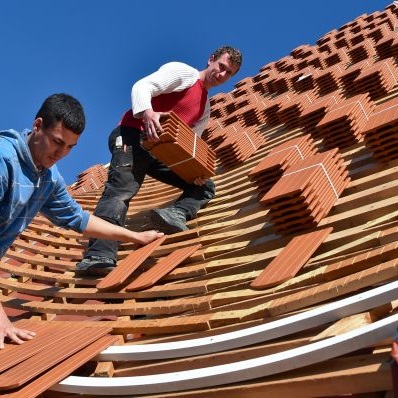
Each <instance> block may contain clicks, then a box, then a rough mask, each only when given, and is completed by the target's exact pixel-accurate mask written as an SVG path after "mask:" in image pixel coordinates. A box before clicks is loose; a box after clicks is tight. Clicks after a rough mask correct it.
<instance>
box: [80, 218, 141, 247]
mask: <svg viewBox="0 0 398 398" xmlns="http://www.w3.org/2000/svg"><path fill="white" fill-rule="evenodd" d="M83 235H84V236H88V237H90V238H99V239H107V240H117V241H120V242H136V243H142V241H141V239H140V234H139V233H138V232H135V231H130V230H128V229H127V228H122V227H119V226H118V225H114V224H111V223H110V222H107V221H105V220H103V219H101V218H99V217H96V216H94V215H90V218H89V220H88V224H87V228H86V229H85V230H84V231H83Z"/></svg>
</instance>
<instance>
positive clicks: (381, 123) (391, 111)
mask: <svg viewBox="0 0 398 398" xmlns="http://www.w3.org/2000/svg"><path fill="white" fill-rule="evenodd" d="M363 135H364V138H365V144H366V146H367V147H368V148H369V149H370V150H371V151H373V156H374V157H375V158H376V159H378V160H380V161H383V162H388V161H390V160H393V159H396V158H398V98H397V97H395V98H392V99H390V100H389V101H387V102H383V103H382V104H380V105H378V106H377V107H376V108H375V109H374V111H373V113H372V115H371V116H370V118H369V120H368V122H367V123H366V126H365V128H364V130H363Z"/></svg>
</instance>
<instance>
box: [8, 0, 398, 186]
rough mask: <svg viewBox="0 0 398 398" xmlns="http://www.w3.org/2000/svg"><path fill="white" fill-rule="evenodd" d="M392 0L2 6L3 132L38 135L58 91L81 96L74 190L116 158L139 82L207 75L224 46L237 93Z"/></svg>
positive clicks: (48, 0)
mask: <svg viewBox="0 0 398 398" xmlns="http://www.w3.org/2000/svg"><path fill="white" fill-rule="evenodd" d="M391 3H392V1H388V0H383V1H382V0H344V1H343V0H333V1H327V2H323V1H316V0H302V1H293V0H285V1H272V2H269V1H265V0H245V1H240V2H238V1H236V2H235V1H212V0H202V1H199V2H196V3H192V2H189V1H187V0H168V1H167V0H153V1H137V0H112V1H110V0H67V1H66V0H0V96H1V99H0V129H8V128H14V129H16V130H22V129H24V128H30V127H31V125H32V122H33V119H34V117H35V115H36V112H37V110H38V108H39V107H40V105H41V103H42V102H43V100H44V99H45V98H46V97H47V96H48V95H50V94H53V93H56V92H65V93H68V94H71V95H73V96H75V97H76V98H78V99H79V101H80V102H81V103H82V105H83V107H84V109H85V112H86V118H87V124H86V129H85V131H84V132H83V135H82V136H81V138H80V140H79V144H78V146H77V147H76V148H74V149H73V150H72V152H71V153H70V154H69V155H68V156H67V157H66V158H65V159H63V160H62V161H60V162H59V163H58V167H59V169H60V171H61V173H62V174H63V176H64V178H65V180H66V182H67V184H71V183H73V182H74V181H76V178H77V175H78V174H79V173H80V172H82V171H84V170H86V169H87V168H88V167H90V166H92V165H94V164H103V163H107V162H109V160H110V154H109V151H108V146H107V141H108V135H109V133H110V131H111V130H112V129H113V128H114V126H115V125H116V124H117V123H118V121H119V119H120V117H121V115H122V113H123V112H124V111H125V110H126V109H128V108H129V107H130V90H131V86H132V84H133V83H134V82H135V81H136V80H137V79H139V78H141V77H143V76H145V75H147V74H149V73H151V72H153V71H154V70H156V69H157V68H158V67H159V66H160V65H162V64H163V63H165V62H169V61H181V62H186V63H188V64H190V65H192V66H194V67H196V68H197V69H199V70H201V69H203V68H204V67H205V66H206V62H207V59H208V57H209V55H210V54H211V52H212V51H213V50H214V49H215V48H217V47H219V46H221V45H232V46H234V47H238V48H239V49H240V50H241V51H242V53H243V65H242V68H241V70H240V72H239V73H238V74H237V75H236V76H235V77H234V78H232V79H231V81H230V82H228V83H226V84H224V85H223V86H220V87H218V88H215V89H212V90H211V91H210V95H214V94H216V93H218V92H228V91H231V90H233V89H234V85H235V84H236V83H237V82H239V81H240V80H242V79H244V78H246V77H248V76H254V75H256V74H257V73H258V72H259V69H260V68H261V67H262V66H264V65H266V64H267V63H269V62H272V61H277V60H278V59H280V58H282V57H284V56H286V55H289V54H290V52H291V51H292V50H293V49H294V48H296V47H298V46H300V45H303V44H309V45H314V44H315V43H316V41H317V40H318V39H319V38H321V37H322V36H323V35H325V34H326V33H328V32H330V31H331V30H333V29H336V28H339V27H340V26H342V25H344V24H345V23H347V22H350V21H352V20H353V19H355V18H356V17H358V16H360V15H362V14H371V13H373V12H375V11H383V10H384V9H385V8H386V7H387V6H388V5H389V4H391Z"/></svg>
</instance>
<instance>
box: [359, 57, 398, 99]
mask: <svg viewBox="0 0 398 398" xmlns="http://www.w3.org/2000/svg"><path fill="white" fill-rule="evenodd" d="M397 74H398V67H397V64H396V63H395V62H394V61H393V60H392V59H391V58H388V59H386V60H384V61H379V62H377V63H375V64H373V65H371V66H369V67H367V68H364V69H363V70H362V71H361V73H360V74H359V75H358V76H357V77H356V78H355V79H354V81H353V84H354V87H355V91H356V93H358V94H359V93H366V92H368V93H369V95H370V97H371V98H372V100H374V101H375V100H377V99H379V98H381V97H383V96H384V95H386V94H387V93H388V92H389V91H391V90H392V89H393V88H394V86H395V85H396V84H397V79H396V77H395V76H397Z"/></svg>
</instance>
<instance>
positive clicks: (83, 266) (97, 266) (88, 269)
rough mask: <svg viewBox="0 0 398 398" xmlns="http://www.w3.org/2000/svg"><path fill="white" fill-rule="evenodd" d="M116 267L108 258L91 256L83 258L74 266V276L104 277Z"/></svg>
mask: <svg viewBox="0 0 398 398" xmlns="http://www.w3.org/2000/svg"><path fill="white" fill-rule="evenodd" d="M115 266H116V262H115V261H114V260H113V259H111V258H108V257H100V256H91V257H87V258H83V260H82V261H80V262H79V263H77V264H76V268H75V275H76V276H105V275H107V274H109V272H111V271H112V270H113V269H114V268H115Z"/></svg>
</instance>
